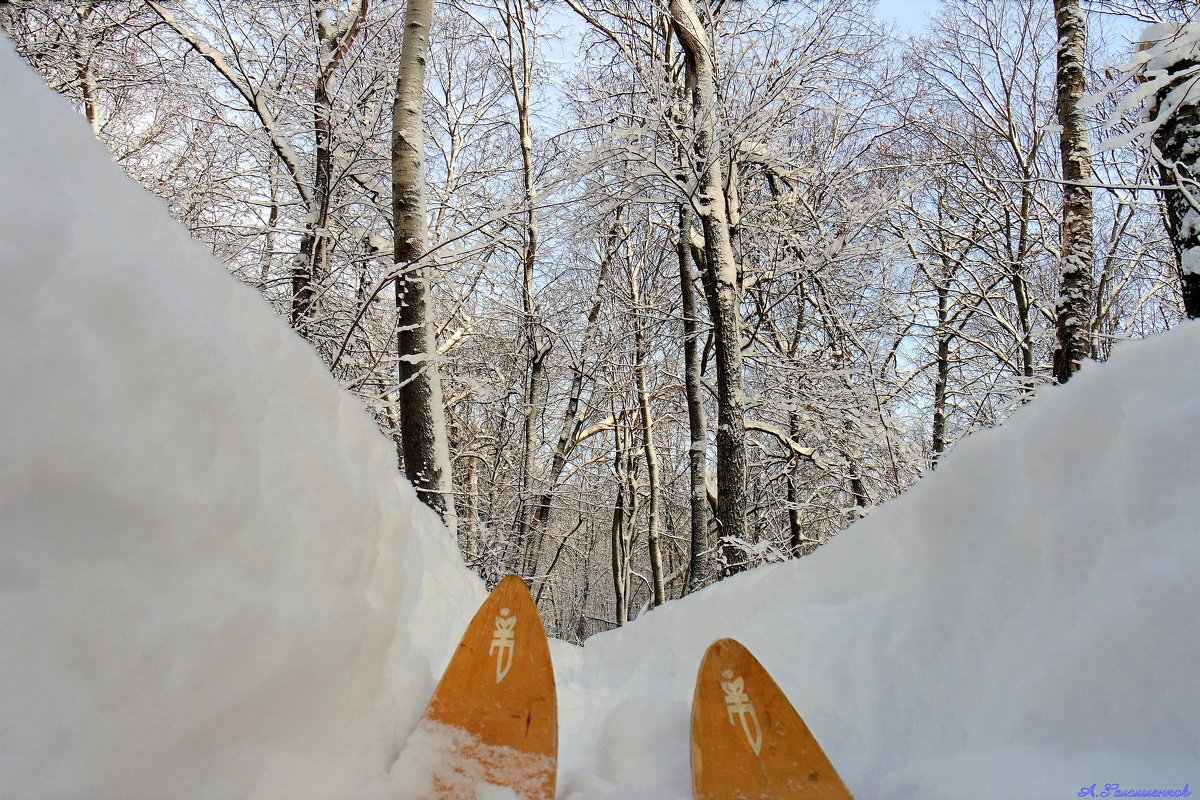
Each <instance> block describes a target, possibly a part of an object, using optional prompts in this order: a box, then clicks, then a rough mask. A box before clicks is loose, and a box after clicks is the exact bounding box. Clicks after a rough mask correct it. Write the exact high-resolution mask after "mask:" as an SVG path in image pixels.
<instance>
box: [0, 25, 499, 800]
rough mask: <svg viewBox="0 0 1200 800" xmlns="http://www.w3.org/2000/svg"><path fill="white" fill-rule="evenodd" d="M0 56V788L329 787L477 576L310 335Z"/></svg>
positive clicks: (340, 787)
mask: <svg viewBox="0 0 1200 800" xmlns="http://www.w3.org/2000/svg"><path fill="white" fill-rule="evenodd" d="M0 38H2V37H0ZM0 71H2V72H3V74H4V76H5V80H4V81H2V82H0V83H2V85H0V109H3V112H2V113H0V176H2V177H0V187H2V190H0V274H2V275H3V292H2V293H0V342H2V343H3V344H2V350H0V354H2V355H0V420H2V422H0V553H2V554H3V556H2V558H0V797H3V798H6V799H7V798H13V800H32V799H33V798H72V797H74V798H89V800H101V799H103V798H114V799H119V800H136V799H137V798H148V799H150V800H163V799H164V798H233V797H258V798H268V797H270V798H274V797H279V798H283V797H289V798H298V797H349V796H351V795H352V794H353V793H354V792H356V791H358V790H359V789H360V788H361V787H362V786H363V785H364V783H365V781H366V780H368V779H369V777H370V776H375V775H380V776H382V775H384V774H386V773H387V770H388V768H389V766H390V765H391V763H392V761H393V760H394V758H395V754H396V752H397V751H398V750H399V748H400V746H401V744H402V743H403V740H404V736H406V735H407V733H408V731H409V729H410V728H411V727H412V725H413V724H414V722H415V721H416V719H417V717H418V716H419V715H420V713H421V711H422V709H423V706H424V702H425V700H426V699H427V697H428V695H429V693H430V692H431V691H432V689H433V686H434V683H435V680H436V677H437V674H438V673H439V672H440V669H441V667H442V666H443V665H444V664H445V662H446V660H447V658H448V656H449V654H450V652H451V650H452V649H453V647H454V646H455V644H456V643H457V639H456V637H452V636H451V635H450V634H448V633H447V631H453V630H461V628H462V626H463V625H464V624H465V622H466V620H467V619H469V618H470V614H471V613H473V612H474V609H475V606H476V605H477V604H478V602H479V600H480V599H482V596H483V594H482V587H481V585H480V583H479V582H478V581H476V580H475V579H473V578H471V577H470V576H469V575H468V574H467V572H466V570H465V569H464V568H463V566H462V563H461V560H460V559H459V557H458V555H457V554H456V553H455V552H454V550H453V545H452V544H451V541H450V539H449V538H448V537H447V536H446V535H445V532H444V530H443V529H442V528H441V525H440V523H439V522H438V521H437V520H436V518H435V517H434V516H433V515H432V514H431V513H429V512H428V511H426V510H425V509H424V507H423V506H421V505H419V504H418V503H417V502H416V500H415V498H414V495H413V492H412V489H411V487H409V486H408V484H407V483H404V482H402V481H400V480H398V478H397V473H396V468H395V463H396V456H395V451H394V449H392V448H391V447H390V446H389V445H388V443H387V442H386V441H385V440H384V439H383V438H382V437H380V436H379V435H378V433H377V431H376V429H375V426H374V424H373V423H372V422H371V420H370V419H369V418H368V417H367V416H366V414H365V413H364V412H363V411H362V409H361V407H360V405H359V403H358V402H357V401H356V400H354V399H353V398H352V397H350V396H349V395H347V394H344V393H342V392H341V391H339V390H338V389H337V388H335V386H334V384H333V382H332V381H331V380H330V378H329V374H328V371H327V370H326V369H325V368H324V367H323V366H322V364H321V363H320V361H319V360H318V359H317V358H316V356H315V355H314V354H312V352H311V349H310V348H309V347H307V346H306V345H305V344H304V343H303V342H302V341H301V340H300V339H299V338H298V337H297V336H296V335H295V334H293V333H291V332H290V331H289V329H288V328H287V326H286V325H285V324H284V323H283V322H282V321H281V320H280V319H278V318H276V317H275V315H274V314H273V313H272V312H271V311H270V309H269V308H268V307H267V305H266V304H264V303H263V302H262V301H261V300H260V299H259V298H258V296H257V295H256V293H255V292H254V291H253V290H251V289H249V288H247V287H244V286H240V285H238V284H237V283H236V282H235V281H234V280H233V279H232V278H230V276H229V275H228V274H227V273H226V272H225V270H224V269H222V268H221V266H220V265H218V264H216V263H215V262H213V261H212V259H211V258H210V257H209V256H208V255H207V254H206V253H205V251H204V249H203V248H202V247H201V246H200V245H199V244H196V243H193V242H191V241H190V240H189V239H188V236H187V233H186V232H185V231H184V230H183V229H182V228H181V227H179V226H177V225H175V224H173V223H170V222H169V221H168V216H167V211H166V208H165V206H164V204H163V203H162V202H161V201H159V200H157V199H155V198H154V197H152V196H151V195H149V194H147V193H145V192H144V191H142V190H141V189H140V188H139V187H138V186H136V185H135V184H133V183H132V182H130V181H128V180H127V179H125V178H124V177H123V176H122V175H121V173H120V171H119V169H118V168H117V167H116V166H115V165H114V164H113V163H112V160H111V158H109V157H108V156H107V155H106V153H105V152H104V150H103V148H102V147H101V146H100V145H99V144H97V143H96V142H95V141H93V140H92V138H91V136H90V134H89V131H88V128H87V126H86V125H84V124H80V122H81V121H80V119H79V118H78V117H77V115H75V114H73V113H72V112H71V110H70V109H69V108H68V107H67V106H66V105H65V104H64V103H63V102H62V101H61V100H60V99H58V98H57V97H56V96H54V95H53V94H51V93H50V92H49V91H48V90H47V89H45V88H44V87H42V86H40V85H39V82H38V80H37V79H36V78H35V77H34V76H33V75H32V74H31V73H30V72H29V71H28V70H26V69H25V68H24V67H23V66H20V65H19V62H17V60H16V56H14V55H13V53H12V52H11V49H10V48H9V46H8V44H7V41H6V40H5V41H4V42H3V44H0ZM18 110H19V111H18ZM398 620H406V621H407V622H406V624H404V625H397V621H398ZM417 621H419V622H417Z"/></svg>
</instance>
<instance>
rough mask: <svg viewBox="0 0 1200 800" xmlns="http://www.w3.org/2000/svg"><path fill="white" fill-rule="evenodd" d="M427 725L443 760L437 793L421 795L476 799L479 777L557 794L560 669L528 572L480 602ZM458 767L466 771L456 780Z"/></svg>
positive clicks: (540, 796) (531, 798)
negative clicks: (557, 684)
mask: <svg viewBox="0 0 1200 800" xmlns="http://www.w3.org/2000/svg"><path fill="white" fill-rule="evenodd" d="M421 727H422V729H423V730H424V731H425V732H426V733H427V734H429V735H427V736H426V737H425V739H426V740H428V741H427V742H426V746H425V747H424V750H425V751H428V753H429V754H431V755H430V757H429V758H427V759H426V760H435V761H440V762H441V767H440V769H435V773H437V774H438V775H439V776H438V777H436V779H435V780H434V783H435V784H436V787H435V790H434V792H433V794H432V795H427V794H423V795H421V800H463V799H464V798H474V797H475V794H474V789H473V788H472V787H473V786H475V785H476V784H478V785H481V786H483V785H486V786H497V787H502V788H508V789H510V790H511V791H512V792H513V793H514V795H515V796H516V797H518V798H520V800H553V797H554V790H555V784H556V772H557V770H556V768H555V762H556V757H557V750H558V716H557V701H556V692H555V687H554V668H553V664H552V663H551V660H550V648H549V644H548V642H547V641H546V631H545V628H544V627H543V625H542V620H541V617H540V615H539V614H538V610H537V605H536V604H535V603H534V601H533V597H532V595H530V593H529V587H528V586H526V584H525V581H524V580H522V579H521V577H520V576H518V575H509V576H507V577H505V578H504V579H503V580H501V581H500V583H498V584H497V585H496V588H495V589H493V590H492V592H491V593H490V594H489V595H488V596H487V599H485V600H484V601H483V603H482V604H481V605H480V606H479V610H478V611H477V612H476V613H475V616H474V617H473V618H472V619H471V622H470V623H469V624H468V625H467V628H466V631H465V632H464V633H463V636H462V640H461V641H460V642H459V645H458V649H457V650H456V651H455V654H454V656H453V658H451V660H450V663H449V665H447V667H446V671H445V672H444V673H443V674H442V679H441V681H440V682H439V683H438V686H437V689H435V690H434V693H433V697H432V698H430V700H429V705H428V707H427V708H426V710H425V715H424V716H423V717H422V720H421ZM447 731H448V732H450V734H452V735H447V734H446V732H447ZM431 732H432V733H431ZM435 733H436V734H438V735H434V734H435ZM431 743H432V744H431ZM434 745H437V746H434ZM518 767H519V769H518ZM451 773H453V774H455V775H458V776H459V778H458V779H456V780H455V781H450V779H449V776H450V774H451Z"/></svg>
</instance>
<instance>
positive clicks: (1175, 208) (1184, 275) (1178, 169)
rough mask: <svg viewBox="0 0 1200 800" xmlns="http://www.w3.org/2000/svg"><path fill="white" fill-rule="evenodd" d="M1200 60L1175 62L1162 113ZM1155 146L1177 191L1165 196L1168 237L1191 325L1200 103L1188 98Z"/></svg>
mask: <svg viewBox="0 0 1200 800" xmlns="http://www.w3.org/2000/svg"><path fill="white" fill-rule="evenodd" d="M1197 64H1200V58H1185V59H1181V60H1179V61H1175V62H1173V63H1172V64H1171V65H1170V66H1169V67H1168V71H1169V73H1170V74H1171V75H1173V76H1174V75H1178V76H1179V78H1178V79H1176V80H1172V81H1171V82H1170V83H1169V84H1168V85H1167V86H1164V87H1163V88H1161V89H1159V91H1158V95H1157V98H1156V99H1157V103H1158V107H1159V108H1162V107H1163V106H1164V105H1165V104H1166V100H1167V95H1168V94H1169V93H1171V92H1175V91H1178V89H1179V84H1180V82H1181V81H1184V80H1190V79H1192V77H1193V76H1194V74H1195V72H1194V70H1195V68H1196V66H1197ZM1154 146H1155V147H1156V148H1157V149H1158V152H1159V154H1160V159H1161V160H1160V162H1159V178H1160V181H1161V183H1162V184H1163V185H1164V186H1172V185H1173V186H1177V187H1178V188H1176V189H1174V190H1172V191H1166V192H1163V195H1164V197H1163V205H1164V211H1165V212H1166V223H1167V232H1168V233H1169V234H1170V237H1171V245H1172V247H1173V249H1174V251H1175V264H1176V267H1177V268H1178V270H1179V282H1180V287H1181V289H1182V292H1183V310H1184V313H1185V314H1187V316H1188V317H1189V318H1190V319H1197V318H1200V186H1198V185H1197V180H1200V103H1198V102H1196V101H1195V100H1193V99H1191V97H1190V96H1189V97H1188V98H1186V99H1185V100H1184V101H1183V102H1181V103H1179V104H1178V105H1176V106H1175V107H1174V109H1173V110H1172V113H1171V115H1170V117H1168V118H1167V119H1165V120H1163V121H1162V123H1161V124H1160V125H1159V127H1158V129H1157V130H1156V131H1155V133H1154Z"/></svg>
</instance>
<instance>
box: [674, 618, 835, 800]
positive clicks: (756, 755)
mask: <svg viewBox="0 0 1200 800" xmlns="http://www.w3.org/2000/svg"><path fill="white" fill-rule="evenodd" d="M692 793H693V795H694V796H695V800H768V799H769V800H853V798H851V796H850V792H849V791H847V789H846V786H845V784H843V783H842V779H841V778H839V777H838V774H837V771H836V770H834V768H833V765H832V764H831V763H829V759H828V758H827V757H826V756H825V753H824V752H823V751H822V750H821V746H820V745H819V744H817V740H816V739H814V738H813V735H812V733H811V732H810V731H809V730H808V726H807V725H805V724H804V720H802V719H800V715H799V714H797V713H796V709H794V708H793V707H792V704H791V703H789V702H788V699H787V697H785V696H784V694H783V691H782V690H781V689H780V688H779V686H778V685H777V684H776V683H775V681H774V680H772V678H771V676H770V675H769V674H768V673H767V671H766V669H764V668H763V666H762V664H759V663H758V660H757V659H755V658H754V656H752V655H751V654H750V651H749V650H747V649H746V648H745V647H743V646H742V645H741V644H740V643H738V642H736V641H734V640H733V639H720V640H718V641H716V642H713V643H712V644H711V645H710V646H709V648H708V651H707V652H705V654H704V659H703V660H702V661H701V662H700V672H699V674H698V675H697V676H696V694H695V696H694V697H693V699H692Z"/></svg>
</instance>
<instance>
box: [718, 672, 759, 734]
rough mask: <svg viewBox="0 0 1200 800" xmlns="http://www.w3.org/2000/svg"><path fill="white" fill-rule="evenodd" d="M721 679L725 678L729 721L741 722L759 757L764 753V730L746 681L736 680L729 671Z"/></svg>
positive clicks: (722, 686)
mask: <svg viewBox="0 0 1200 800" xmlns="http://www.w3.org/2000/svg"><path fill="white" fill-rule="evenodd" d="M721 677H722V678H724V680H722V681H721V690H722V691H723V692H725V711H726V712H727V713H728V714H729V721H730V722H731V723H733V722H735V719H734V717H737V719H738V720H740V721H741V723H742V730H743V731H745V732H746V741H747V742H749V743H750V749H751V750H753V751H754V755H758V754H759V753H760V752H761V751H762V728H760V727H759V725H758V714H756V713H755V712H754V706H753V705H752V704H751V703H750V698H749V697H747V696H746V691H745V689H744V688H743V685H744V684H745V681H744V680H742V679H741V678H735V677H734V675H733V671H732V670H728V669H727V670H725V671H724V672H723V673H721Z"/></svg>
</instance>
